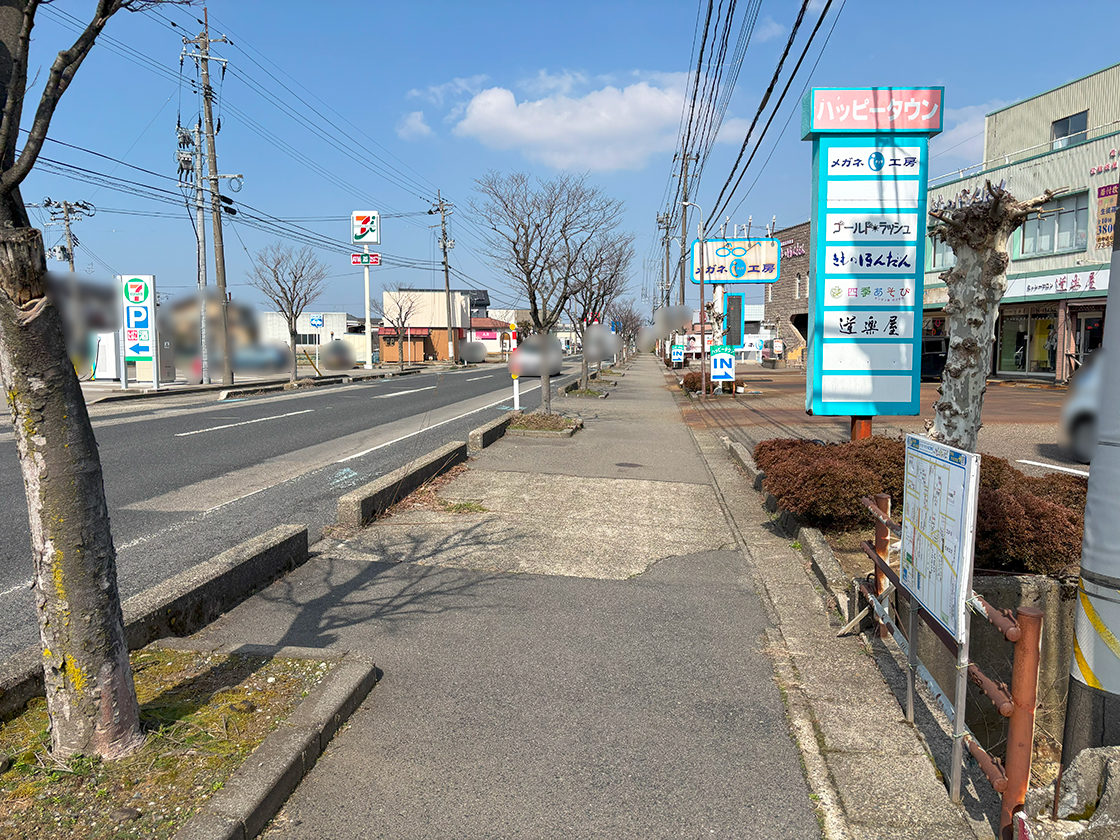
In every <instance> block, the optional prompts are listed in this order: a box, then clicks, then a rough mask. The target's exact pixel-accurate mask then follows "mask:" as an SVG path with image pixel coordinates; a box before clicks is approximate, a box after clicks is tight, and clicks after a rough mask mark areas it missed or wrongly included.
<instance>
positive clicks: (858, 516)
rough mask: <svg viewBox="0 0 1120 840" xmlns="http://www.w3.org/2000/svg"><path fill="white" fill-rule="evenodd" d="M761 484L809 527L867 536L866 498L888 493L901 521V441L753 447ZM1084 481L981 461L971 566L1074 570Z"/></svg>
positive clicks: (767, 442) (772, 442)
mask: <svg viewBox="0 0 1120 840" xmlns="http://www.w3.org/2000/svg"><path fill="white" fill-rule="evenodd" d="M754 460H755V463H756V464H757V465H758V467H759V469H761V470H762V471H763V472H764V473H766V479H765V481H764V484H763V486H764V487H765V488H766V489H767V490H768V491H769V492H770V493H772V494H773V495H774V496H775V497H776V498H777V500H778V504H779V505H781V506H782V507H783V508H785V509H786V510H788V511H790V512H791V513H795V514H797V515H798V516H799V517H801V518H802V519H803V520H804V521H805V522H806V523H807V524H809V525H814V526H816V527H820V528H825V529H834V530H842V531H865V530H869V529H870V527H871V525H872V523H873V521H874V520H873V519H872V518H871V515H870V514H869V513H868V512H867V510H866V508H864V506H863V505H862V504H861V503H860V499H861V498H862V497H864V496H871V495H874V494H875V493H889V494H890V496H891V499H892V502H893V505H894V509H893V510H892V517H893V518H894V520H895V521H896V522H898V521H901V518H902V511H901V509H900V507H901V503H902V498H903V482H904V477H905V476H904V470H905V452H904V444H903V441H902V440H901V439H898V438H885V437H871V438H868V439H866V440H860V441H852V442H847V443H830V444H824V443H821V442H819V441H811V440H793V439H776V440H765V441H762V442H761V443H759V444H758V445H757V446H756V447H755V449H754ZM1087 489H1088V482H1087V481H1086V480H1085V479H1084V478H1081V477H1080V476H1075V475H1066V474H1051V475H1046V476H1027V475H1024V474H1023V473H1022V472H1021V471H1019V470H1017V469H1016V468H1015V467H1013V466H1012V465H1011V463H1010V462H1009V461H1007V460H1006V459H1004V458H998V457H996V456H994V455H984V456H983V457H982V458H981V459H980V493H979V498H978V503H977V532H976V566H977V567H978V568H987V569H1000V570H1003V571H1009V572H1016V573H1031V574H1046V575H1060V574H1064V573H1069V572H1071V571H1075V570H1076V568H1077V566H1078V564H1079V562H1080V559H1081V537H1082V533H1083V527H1084V517H1085V496H1086V493H1087Z"/></svg>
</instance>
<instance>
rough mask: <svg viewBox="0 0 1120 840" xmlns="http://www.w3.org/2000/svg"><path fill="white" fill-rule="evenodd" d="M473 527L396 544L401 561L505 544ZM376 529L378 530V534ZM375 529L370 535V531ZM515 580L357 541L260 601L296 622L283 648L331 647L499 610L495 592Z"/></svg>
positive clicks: (332, 551)
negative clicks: (357, 635) (361, 633)
mask: <svg viewBox="0 0 1120 840" xmlns="http://www.w3.org/2000/svg"><path fill="white" fill-rule="evenodd" d="M480 525H481V523H479V524H475V525H472V526H469V527H466V528H463V529H457V530H455V531H453V532H450V533H446V534H443V535H435V536H433V535H431V534H427V535H421V534H414V535H408V537H407V540H404V539H398V541H397V542H398V545H399V546H400V549H401V550H399V551H397V552H394V553H395V554H398V556H400V555H403V556H404V557H408V558H409V559H410V560H413V561H416V560H421V561H426V562H437V561H438V557H439V555H440V553H441V552H451V551H454V552H455V553H456V554H462V552H463V551H464V549H467V550H472V549H473V550H477V551H478V552H480V553H483V552H485V553H488V554H492V553H494V552H499V551H501V550H502V549H503V545H504V542H505V540H503V539H502V538H501V537H497V536H496V535H494V534H493V533H484V532H482V531H481V530H480ZM377 527H378V526H377V525H374V526H372V528H377ZM368 530H369V529H367V532H368ZM510 578H511V576H509V575H502V574H494V573H491V572H478V571H473V570H466V569H461V568H445V567H443V566H439V565H420V564H419V563H417V562H400V561H395V560H393V559H389V558H386V557H385V555H384V553H383V552H381V551H379V550H377V549H376V548H375V547H371V546H365V545H361V544H360V541H359V540H353V541H351V542H350V543H345V544H342V545H338V546H334V547H332V548H330V549H327V550H326V551H324V552H322V553H321V554H320V555H319V556H318V557H315V558H312V559H311V560H309V561H308V563H307V564H306V565H305V566H303V567H302V568H301V569H300V570H297V571H296V572H294V573H293V574H290V575H288V576H286V577H285V578H284V579H282V580H280V581H278V582H277V583H275V584H273V585H272V586H270V587H269V588H268V589H266V590H265V591H264V592H261V593H260V594H259V595H258V596H257V597H258V598H260V599H261V600H262V601H264V602H265V603H266V604H268V605H271V606H273V607H274V608H276V609H275V612H276V613H278V614H281V615H283V614H285V613H286V614H289V615H290V616H291V619H290V623H289V626H288V629H287V630H286V631H285V633H284V634H283V636H282V637H281V638H280V639H279V640H278V642H277V644H280V645H299V646H306V647H330V646H332V645H335V644H339V643H346V644H349V642H347V637H349V636H350V633H349V632H347V631H358V630H359V628H362V627H365V628H367V629H366V630H365V633H366V634H372V633H394V632H397V631H398V630H400V629H402V628H403V627H404V626H406V625H409V624H412V623H415V622H418V621H421V620H424V619H427V618H430V617H433V616H438V615H441V614H444V613H449V612H461V611H465V610H472V611H482V610H490V609H494V608H495V607H497V606H499V603H500V602H499V601H498V599H497V598H496V597H492V596H491V595H490V587H491V586H492V584H494V583H495V582H497V581H498V580H509V579H510Z"/></svg>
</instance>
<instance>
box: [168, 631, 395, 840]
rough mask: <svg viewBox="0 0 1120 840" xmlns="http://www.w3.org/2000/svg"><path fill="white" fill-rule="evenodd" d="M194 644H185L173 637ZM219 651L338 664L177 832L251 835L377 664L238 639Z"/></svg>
mask: <svg viewBox="0 0 1120 840" xmlns="http://www.w3.org/2000/svg"><path fill="white" fill-rule="evenodd" d="M168 647H171V648H174V649H177V650H184V649H186V650H195V649H197V646H196V647H194V648H191V647H190V646H189V645H186V644H176V645H168ZM218 652H220V653H243V654H248V655H252V656H273V657H282V658H291V659H318V660H321V661H322V660H330V661H334V662H336V663H337V664H336V665H335V666H334V668H332V669H331V672H330V673H329V674H327V676H326V677H324V678H323V681H322V682H321V683H319V685H317V686H316V687H315V688H314V689H312V691H311V692H310V693H309V694H308V696H307V697H306V698H304V700H303V702H302V703H300V704H299V706H297V707H296V708H295V710H294V711H293V712H292V714H291V716H290V717H289V718H288V719H287V720H286V721H284V722H283V723H282V724H280V726H279V727H278V728H277V729H275V730H274V731H273V732H271V733H269V735H268V737H266V738H265V739H264V741H262V742H261V744H260V745H259V746H258V747H257V748H256V749H255V750H253V752H252V753H250V754H249V756H248V757H247V758H246V759H245V761H244V763H242V765H241V766H240V767H238V768H237V769H236V770H234V771H233V774H232V775H231V776H230V777H229V779H227V780H226V783H225V784H224V785H223V786H222V788H221V789H220V790H218V791H217V792H216V793H215V794H214V795H213V796H211V797H210V798H209V799H207V800H206V801H205V802H204V803H203V805H202V807H201V808H200V809H199V810H198V811H197V812H196V813H195V814H194V816H192V817H191V818H190V819H189V820H187V822H186V823H184V824H183V826H182V828H180V829H179V830H178V831H177V832H176V833H175V840H251V838H254V837H256V836H257V835H259V834H260V833H261V832H262V831H263V830H264V829H265V826H267V825H268V822H269V820H271V819H272V818H273V817H274V816H276V813H277V812H278V811H279V810H280V808H281V807H282V806H283V804H284V803H285V802H286V801H287V799H288V797H289V796H291V795H292V793H293V792H294V791H295V789H296V787H297V786H298V785H299V783H300V782H301V781H302V780H303V777H304V776H306V775H307V774H308V773H309V772H310V771H311V768H312V767H314V766H315V762H316V761H317V760H318V758H319V756H320V755H322V753H323V751H324V750H325V749H326V748H327V744H329V743H330V740H331V739H332V738H333V737H334V735H335V733H336V732H337V731H338V730H339V728H340V727H341V726H342V724H343V723H345V722H346V720H347V719H348V718H349V717H350V715H351V714H353V712H354V710H355V709H357V708H358V706H359V705H361V703H362V701H363V700H364V699H365V698H366V696H367V695H368V694H369V692H370V690H372V688H373V686H374V685H376V683H377V680H378V676H379V673H378V670H377V667H376V666H375V665H374V664H373V662H371V661H369V660H368V659H366V658H364V657H362V656H361V655H359V654H354V653H349V652H343V653H342V654H338V653H333V652H332V653H329V654H328V653H326V652H325V651H322V650H316V649H314V648H291V647H267V646H258V645H240V646H236V645H231V646H227V647H223V648H220V649H219V651H218Z"/></svg>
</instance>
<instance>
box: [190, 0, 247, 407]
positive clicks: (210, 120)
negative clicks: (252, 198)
mask: <svg viewBox="0 0 1120 840" xmlns="http://www.w3.org/2000/svg"><path fill="white" fill-rule="evenodd" d="M183 43H184V44H193V45H195V46H197V47H198V53H197V54H193V53H192V55H191V57H192V58H194V59H196V60H197V61H198V66H199V72H200V73H201V75H202V113H203V118H204V119H205V121H206V162H207V164H208V168H209V176H210V216H211V219H212V221H213V226H214V277H215V280H216V281H217V284H218V295H219V297H220V298H221V320H222V323H221V329H222V384H223V385H232V384H233V368H232V367H231V356H232V355H233V354H232V352H231V350H232V348H231V347H230V346H229V296H228V295H227V294H226V257H225V243H224V241H223V239H222V198H221V193H220V191H219V189H218V183H219V180H218V179H219V178H220V177H221V176H220V175H218V153H217V150H216V148H215V143H214V90H213V88H211V87H210V62H211V61H212V60H213V61H220V62H222V70H223V72H224V71H225V61H224V59H211V57H210V45H211V44H216V43H226V37H225V36H224V35H223V36H222V37H221V38H211V37H210V15H209V13H208V12H207V11H206V10H205V9H203V31H202V32H201V33H200V34H199V36H198V37H197V38H195V39H193V40H189V39H187V38H184V39H183ZM228 177H237V176H228Z"/></svg>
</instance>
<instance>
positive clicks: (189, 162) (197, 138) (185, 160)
mask: <svg viewBox="0 0 1120 840" xmlns="http://www.w3.org/2000/svg"><path fill="white" fill-rule="evenodd" d="M178 132H179V148H180V149H191V151H190V152H182V151H181V152H179V158H178V159H179V178H180V180H185V179H184V178H183V176H184V175H187V174H193V175H194V190H195V237H196V238H197V239H198V255H197V258H198V294H199V297H200V298H201V302H200V305H199V315H198V320H199V336H200V346H201V361H202V384H203V385H209V384H210V354H209V348H208V347H207V339H206V212H205V207H206V204H205V200H204V193H205V192H206V188H205V186H204V182H203V179H202V158H203V157H204V153H203V151H202V125H201V123H200V122H196V123H195V125H194V131H193V132H191V131H187V130H186V129H184V128H180V129H178ZM189 206H190V205H189V204H188V207H189Z"/></svg>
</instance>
